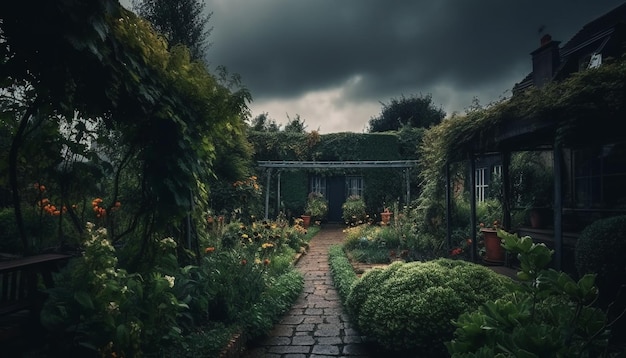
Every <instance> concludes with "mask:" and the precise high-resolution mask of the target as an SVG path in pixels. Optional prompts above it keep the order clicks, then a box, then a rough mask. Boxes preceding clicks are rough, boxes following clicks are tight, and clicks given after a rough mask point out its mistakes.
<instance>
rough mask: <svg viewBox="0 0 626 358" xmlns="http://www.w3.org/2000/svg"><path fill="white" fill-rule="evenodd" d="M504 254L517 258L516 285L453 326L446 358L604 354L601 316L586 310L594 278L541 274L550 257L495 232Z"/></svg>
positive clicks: (540, 246) (545, 271) (526, 240)
mask: <svg viewBox="0 0 626 358" xmlns="http://www.w3.org/2000/svg"><path fill="white" fill-rule="evenodd" d="M498 236H499V237H501V238H502V239H503V246H504V247H505V249H506V250H507V251H509V252H511V253H513V254H517V256H518V258H519V260H520V265H521V270H520V272H518V275H517V276H518V278H519V282H515V283H513V284H510V285H508V286H509V290H510V292H509V293H508V294H507V295H506V296H504V297H502V298H500V299H496V300H485V302H484V305H483V306H481V307H480V308H479V309H478V310H475V311H473V312H466V313H464V314H462V315H460V316H459V317H458V319H457V320H456V321H455V322H454V324H455V326H456V327H457V329H456V331H455V333H454V339H453V340H451V341H449V342H446V346H447V348H448V352H449V353H450V354H451V355H452V357H483V356H485V355H490V356H493V357H496V356H501V357H513V356H520V355H521V354H523V356H524V357H580V356H583V357H587V356H588V357H600V356H604V354H606V351H605V349H606V346H607V337H608V333H609V332H608V330H607V325H606V316H605V314H604V312H603V311H602V310H601V309H599V308H596V307H593V306H592V303H593V302H594V300H595V299H596V297H597V294H598V290H597V288H596V287H595V286H594V278H595V277H594V275H585V276H583V277H582V278H581V279H580V280H578V281H575V280H573V279H572V278H571V277H570V276H569V275H567V274H565V273H563V272H558V271H555V270H553V269H546V267H547V265H548V264H549V263H550V260H551V256H552V251H551V250H549V249H548V248H547V247H546V246H545V245H544V244H535V243H533V242H532V239H531V238H530V237H528V236H525V237H522V238H520V237H518V236H517V235H516V234H511V233H507V232H506V231H504V230H498Z"/></svg>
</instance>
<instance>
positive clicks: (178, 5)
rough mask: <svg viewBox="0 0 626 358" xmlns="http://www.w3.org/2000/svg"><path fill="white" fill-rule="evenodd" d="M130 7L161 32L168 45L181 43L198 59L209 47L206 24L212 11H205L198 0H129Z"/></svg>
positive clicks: (209, 30)
mask: <svg viewBox="0 0 626 358" xmlns="http://www.w3.org/2000/svg"><path fill="white" fill-rule="evenodd" d="M132 5H133V9H134V10H135V11H136V12H137V14H139V16H141V17H143V18H145V19H146V20H148V21H150V22H151V23H152V25H153V26H154V27H155V29H156V30H157V31H158V32H159V33H161V34H163V36H165V38H166V39H167V41H168V43H169V44H170V46H174V45H179V44H182V45H185V46H187V48H188V49H189V51H190V52H191V58H192V59H194V60H202V59H203V58H204V55H206V51H207V49H208V47H209V43H208V37H209V35H210V34H211V31H212V30H213V28H212V27H208V26H207V25H208V23H209V19H210V18H211V16H212V15H213V13H212V12H209V13H208V14H205V12H204V10H205V3H204V2H202V1H199V0H133V1H132Z"/></svg>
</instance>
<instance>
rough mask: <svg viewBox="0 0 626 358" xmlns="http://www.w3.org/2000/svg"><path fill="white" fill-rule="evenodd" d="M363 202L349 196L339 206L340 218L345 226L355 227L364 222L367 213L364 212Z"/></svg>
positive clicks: (358, 198)
mask: <svg viewBox="0 0 626 358" xmlns="http://www.w3.org/2000/svg"><path fill="white" fill-rule="evenodd" d="M365 208H366V207H365V201H364V200H363V198H361V197H360V196H358V195H351V196H349V197H348V198H347V199H346V201H345V202H344V203H343V204H342V205H341V209H342V210H343V212H342V218H343V220H344V222H345V223H346V225H349V226H355V225H359V224H362V223H364V222H365V220H366V219H367V212H366V210H365Z"/></svg>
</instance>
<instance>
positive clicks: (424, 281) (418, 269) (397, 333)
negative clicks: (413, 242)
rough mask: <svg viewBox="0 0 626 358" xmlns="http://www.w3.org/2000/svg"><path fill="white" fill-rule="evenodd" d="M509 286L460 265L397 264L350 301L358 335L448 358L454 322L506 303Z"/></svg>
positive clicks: (369, 277) (377, 273)
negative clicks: (492, 303) (480, 309)
mask: <svg viewBox="0 0 626 358" xmlns="http://www.w3.org/2000/svg"><path fill="white" fill-rule="evenodd" d="M507 280H510V279H508V278H506V277H504V276H501V275H499V274H497V273H495V272H493V271H492V270H490V269H488V268H486V267H483V266H480V265H476V264H473V263H469V262H466V261H460V260H450V259H437V260H433V261H427V262H419V261H416V262H411V263H400V262H396V263H393V264H391V265H390V266H388V267H387V268H384V269H383V268H375V269H372V270H370V271H367V272H366V273H365V274H364V275H363V276H362V278H361V279H360V280H359V281H358V282H357V283H356V284H355V285H354V286H353V288H352V291H351V292H350V294H349V295H348V300H347V303H346V304H347V308H348V311H349V313H350V314H351V315H352V316H353V317H354V318H355V323H356V325H357V328H358V329H359V331H360V332H361V333H362V334H364V335H365V336H366V337H367V338H368V339H369V340H372V341H374V342H376V343H377V344H379V345H380V346H381V347H383V348H384V349H386V350H389V351H391V352H396V353H403V352H417V353H420V354H425V355H427V356H429V357H432V356H438V355H443V353H444V352H445V347H444V342H445V341H446V340H449V339H450V338H451V337H452V333H453V332H454V326H453V325H452V320H453V319H455V318H457V317H458V316H459V315H460V314H461V313H463V312H467V311H470V310H473V309H475V307H477V306H478V305H480V304H481V303H483V302H485V301H487V300H490V299H496V298H498V297H501V296H502V295H503V294H504V293H505V291H504V285H505V283H506V282H507Z"/></svg>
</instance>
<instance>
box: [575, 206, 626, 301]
mask: <svg viewBox="0 0 626 358" xmlns="http://www.w3.org/2000/svg"><path fill="white" fill-rule="evenodd" d="M625 251H626V216H614V217H609V218H605V219H599V220H596V221H594V222H593V223H592V224H590V225H588V226H587V227H586V228H585V229H583V231H582V232H581V233H580V235H579V236H578V240H577V241H576V249H575V263H576V269H577V271H578V274H579V275H580V276H582V275H585V274H590V273H592V274H595V275H597V276H596V284H597V286H598V288H599V289H600V302H601V304H602V305H603V306H604V307H606V306H607V305H608V304H610V303H611V302H613V301H615V300H620V301H621V302H616V303H618V306H619V307H626V292H624V294H622V295H620V296H618V292H619V290H620V289H621V290H622V291H625V290H626V288H622V286H624V285H626V264H625V263H624V255H623V253H624V252H625Z"/></svg>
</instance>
